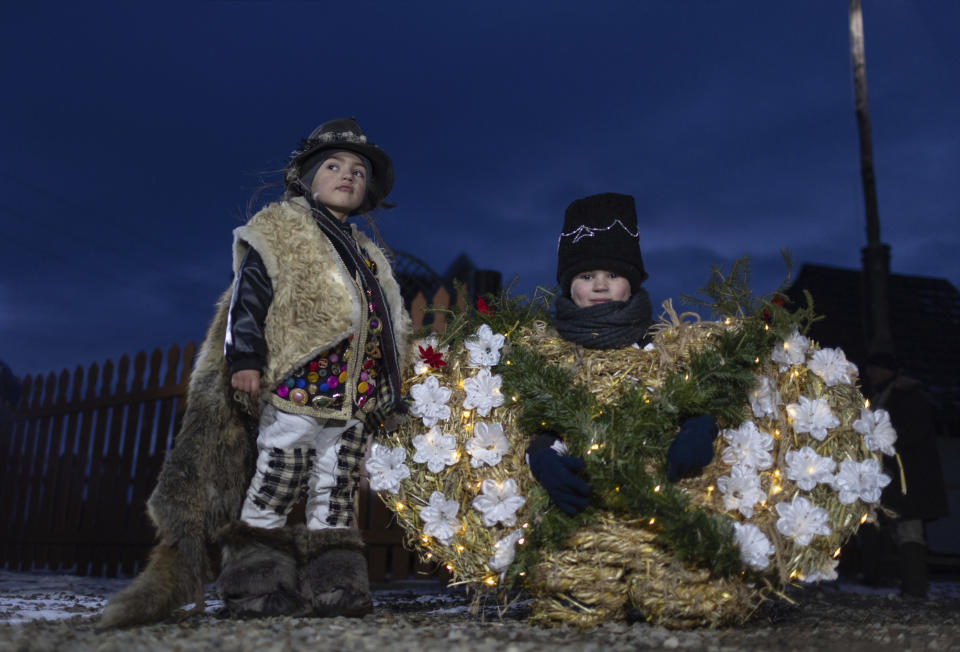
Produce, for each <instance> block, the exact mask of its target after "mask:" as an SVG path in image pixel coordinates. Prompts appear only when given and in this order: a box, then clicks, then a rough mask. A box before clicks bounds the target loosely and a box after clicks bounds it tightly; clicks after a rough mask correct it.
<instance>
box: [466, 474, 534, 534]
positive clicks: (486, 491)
mask: <svg viewBox="0 0 960 652" xmlns="http://www.w3.org/2000/svg"><path fill="white" fill-rule="evenodd" d="M525 502H527V499H526V498H524V497H523V496H518V495H517V482H516V480H514V479H513V478H509V479H507V480H504V481H503V482H498V481H497V480H489V479H488V480H484V481H483V484H481V485H480V495H479V496H477V497H476V498H474V499H473V508H474V509H475V510H477V511H478V512H480V513H481V514H483V524H484V525H486V526H487V527H491V526H493V525H496V524H497V523H503V524H504V525H506V526H507V527H510V526H511V525H513V524H514V523H516V521H517V510H518V509H520V508H521V507H522V506H523V504H524V503H525Z"/></svg>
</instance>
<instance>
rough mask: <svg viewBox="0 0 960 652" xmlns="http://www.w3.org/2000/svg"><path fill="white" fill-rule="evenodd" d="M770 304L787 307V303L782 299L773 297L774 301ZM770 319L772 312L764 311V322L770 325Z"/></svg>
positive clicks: (771, 300)
mask: <svg viewBox="0 0 960 652" xmlns="http://www.w3.org/2000/svg"><path fill="white" fill-rule="evenodd" d="M770 303H772V304H773V305H775V306H785V305H787V302H786V301H784V300H783V298H782V297H773V298H772V299H770ZM770 317H771V315H770V311H769V310H766V309H764V311H763V321H765V322H767V323H768V324H769V323H770Z"/></svg>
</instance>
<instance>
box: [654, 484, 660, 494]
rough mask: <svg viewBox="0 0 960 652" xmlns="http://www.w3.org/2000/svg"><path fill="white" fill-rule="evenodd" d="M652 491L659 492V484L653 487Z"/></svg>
mask: <svg viewBox="0 0 960 652" xmlns="http://www.w3.org/2000/svg"><path fill="white" fill-rule="evenodd" d="M653 493H655V494H658V493H660V485H657V486H656V487H654V488H653Z"/></svg>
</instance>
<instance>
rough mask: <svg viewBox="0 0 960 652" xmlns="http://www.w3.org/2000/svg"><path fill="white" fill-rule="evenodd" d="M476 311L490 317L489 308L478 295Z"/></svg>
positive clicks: (490, 311)
mask: <svg viewBox="0 0 960 652" xmlns="http://www.w3.org/2000/svg"><path fill="white" fill-rule="evenodd" d="M477 310H479V311H480V312H481V313H483V314H484V315H492V314H493V311H492V310H490V306H488V305H487V302H486V301H484V300H483V297H481V296H480V295H479V294H478V295H477Z"/></svg>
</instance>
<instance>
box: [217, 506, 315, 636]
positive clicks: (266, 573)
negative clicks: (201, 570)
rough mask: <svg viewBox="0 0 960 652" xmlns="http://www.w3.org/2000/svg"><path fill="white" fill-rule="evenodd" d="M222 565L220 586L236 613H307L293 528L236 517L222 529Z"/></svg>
mask: <svg viewBox="0 0 960 652" xmlns="http://www.w3.org/2000/svg"><path fill="white" fill-rule="evenodd" d="M220 544H221V546H222V550H223V568H222V570H221V571H220V577H219V578H218V579H217V589H218V591H219V592H220V597H221V599H222V600H223V602H224V604H225V605H226V607H227V610H228V611H229V612H230V614H231V615H232V616H234V617H238V618H251V617H258V616H304V615H307V614H308V613H310V606H309V604H308V603H307V602H306V601H305V600H304V599H303V598H301V597H300V593H299V591H298V590H297V558H296V546H295V545H294V534H293V531H292V530H291V529H290V528H280V529H276V530H267V529H263V528H256V527H251V526H249V525H247V524H245V523H243V522H241V521H236V522H234V523H231V524H230V525H228V526H227V527H225V528H224V529H223V530H222V531H221V533H220Z"/></svg>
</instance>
